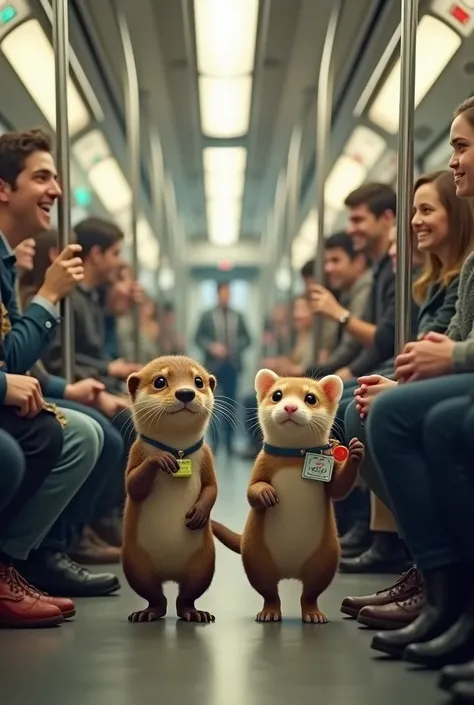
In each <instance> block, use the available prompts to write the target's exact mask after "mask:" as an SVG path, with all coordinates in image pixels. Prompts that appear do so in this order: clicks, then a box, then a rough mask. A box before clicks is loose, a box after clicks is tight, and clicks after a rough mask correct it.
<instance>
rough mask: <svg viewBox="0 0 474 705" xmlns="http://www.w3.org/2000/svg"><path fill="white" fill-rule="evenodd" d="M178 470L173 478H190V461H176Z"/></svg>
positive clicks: (191, 466)
mask: <svg viewBox="0 0 474 705" xmlns="http://www.w3.org/2000/svg"><path fill="white" fill-rule="evenodd" d="M178 465H179V470H178V472H175V473H174V477H192V474H193V463H192V461H191V460H178Z"/></svg>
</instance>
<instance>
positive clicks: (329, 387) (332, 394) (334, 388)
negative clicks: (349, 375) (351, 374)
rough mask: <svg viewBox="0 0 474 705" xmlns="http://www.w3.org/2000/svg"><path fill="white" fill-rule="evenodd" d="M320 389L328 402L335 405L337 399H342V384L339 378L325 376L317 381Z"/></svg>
mask: <svg viewBox="0 0 474 705" xmlns="http://www.w3.org/2000/svg"><path fill="white" fill-rule="evenodd" d="M318 381H319V384H320V385H321V387H322V388H323V389H324V393H325V394H326V396H327V398H328V399H329V401H332V402H333V403H335V404H337V402H338V401H339V399H340V398H341V397H342V392H343V391H344V383H343V381H342V379H341V378H340V377H338V376H337V375H327V377H323V378H322V379H320V380H318Z"/></svg>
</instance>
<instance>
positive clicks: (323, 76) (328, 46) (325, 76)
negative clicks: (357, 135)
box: [313, 0, 343, 361]
mask: <svg viewBox="0 0 474 705" xmlns="http://www.w3.org/2000/svg"><path fill="white" fill-rule="evenodd" d="M342 5H343V0H334V3H333V6H332V10H331V15H330V17H329V23H328V28H327V30H326V38H325V40H324V47H323V54H322V57H321V64H320V67H319V78H318V100H317V109H316V155H315V156H316V158H315V169H316V208H317V211H318V236H317V245H316V254H315V258H314V269H313V276H314V279H315V281H316V282H318V283H319V284H321V283H322V282H323V280H324V252H323V247H322V245H323V242H324V236H325V219H324V208H325V196H324V190H325V186H326V176H327V153H328V146H329V143H330V137H331V116H332V100H333V88H334V67H333V64H332V53H333V50H334V41H335V38H336V29H337V23H338V21H339V16H340V13H341V10H342ZM322 332H323V319H322V317H321V316H315V318H314V333H313V359H314V361H316V359H317V355H318V351H319V349H320V347H321V337H322Z"/></svg>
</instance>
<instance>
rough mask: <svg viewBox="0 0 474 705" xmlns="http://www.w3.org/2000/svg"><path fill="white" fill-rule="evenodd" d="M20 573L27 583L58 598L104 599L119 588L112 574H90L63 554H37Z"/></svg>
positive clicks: (24, 563) (43, 552)
mask: <svg viewBox="0 0 474 705" xmlns="http://www.w3.org/2000/svg"><path fill="white" fill-rule="evenodd" d="M21 571H22V574H23V576H24V577H25V578H26V580H28V582H30V583H31V584H32V585H35V587H37V588H38V589H39V590H43V591H44V592H47V593H49V594H50V595H53V596H55V597H57V596H61V597H101V596H104V595H110V594H111V593H113V592H116V591H117V590H119V589H120V582H119V579H118V578H117V577H116V576H115V575H113V574H112V573H91V572H89V571H88V570H87V569H86V568H83V567H82V566H81V565H79V564H78V563H75V562H74V561H73V560H71V558H69V556H67V555H66V554H64V553H56V552H50V551H37V552H36V555H33V556H32V557H31V559H28V560H27V561H24V562H23V563H22V564H21Z"/></svg>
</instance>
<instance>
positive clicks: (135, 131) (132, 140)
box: [114, 0, 141, 361]
mask: <svg viewBox="0 0 474 705" xmlns="http://www.w3.org/2000/svg"><path fill="white" fill-rule="evenodd" d="M114 6H115V11H116V13H117V21H118V27H119V32H120V39H121V42H122V48H123V54H124V58H125V72H124V84H125V87H126V90H125V104H126V126H127V142H128V153H129V169H130V172H129V173H130V185H131V187H132V204H131V215H132V218H131V221H132V222H131V226H132V262H133V271H134V276H135V279H138V277H139V274H140V262H139V259H138V234H137V228H138V213H139V209H140V92H139V88H138V74H137V67H136V64H135V55H134V52H133V45H132V39H131V37H130V31H129V29H128V24H127V19H126V17H125V14H124V12H123V9H122V6H121V0H114ZM140 347H141V346H140V308H139V305H138V304H136V305H135V306H134V309H133V354H134V357H135V361H139V360H140V359H141V357H140V352H141V350H140Z"/></svg>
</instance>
